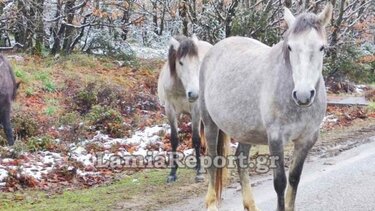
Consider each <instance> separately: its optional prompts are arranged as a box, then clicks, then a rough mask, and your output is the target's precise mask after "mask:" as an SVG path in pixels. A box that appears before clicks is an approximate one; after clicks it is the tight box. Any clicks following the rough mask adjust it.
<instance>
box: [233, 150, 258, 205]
mask: <svg viewBox="0 0 375 211" xmlns="http://www.w3.org/2000/svg"><path fill="white" fill-rule="evenodd" d="M250 149H251V145H250V144H241V143H240V144H239V145H238V147H237V149H236V154H235V155H236V158H237V159H236V163H237V170H238V175H239V176H240V184H241V190H242V198H243V206H244V210H247V211H257V210H258V208H257V206H256V204H255V201H254V197H253V193H252V190H251V184H250V176H249V154H250Z"/></svg>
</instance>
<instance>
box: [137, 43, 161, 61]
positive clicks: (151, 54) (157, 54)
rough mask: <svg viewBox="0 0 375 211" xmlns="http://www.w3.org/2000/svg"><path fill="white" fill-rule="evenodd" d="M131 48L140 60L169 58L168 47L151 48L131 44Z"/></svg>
mask: <svg viewBox="0 0 375 211" xmlns="http://www.w3.org/2000/svg"><path fill="white" fill-rule="evenodd" d="M130 47H131V49H132V50H133V52H134V53H135V55H136V56H137V57H138V58H142V59H164V58H166V57H167V51H168V47H167V46H163V47H160V48H149V47H145V46H142V45H139V44H130Z"/></svg>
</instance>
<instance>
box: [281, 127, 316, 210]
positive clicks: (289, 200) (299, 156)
mask: <svg viewBox="0 0 375 211" xmlns="http://www.w3.org/2000/svg"><path fill="white" fill-rule="evenodd" d="M318 137H319V131H318V132H316V133H315V134H314V135H313V137H309V138H305V139H299V140H296V141H295V143H294V151H293V160H292V164H291V166H290V168H289V182H288V188H287V192H286V210H287V211H294V204H295V200H296V195H297V187H298V184H299V181H300V177H301V173H302V169H303V164H304V163H305V159H306V157H307V154H308V152H309V151H310V149H311V148H312V146H313V145H314V144H315V142H316V141H317V140H318Z"/></svg>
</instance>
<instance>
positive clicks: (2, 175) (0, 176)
mask: <svg viewBox="0 0 375 211" xmlns="http://www.w3.org/2000/svg"><path fill="white" fill-rule="evenodd" d="M0 167H2V166H1V165H0ZM7 177H8V171H7V170H5V169H2V168H0V182H3V181H4V180H5V179H6V178H7ZM0 186H1V185H0Z"/></svg>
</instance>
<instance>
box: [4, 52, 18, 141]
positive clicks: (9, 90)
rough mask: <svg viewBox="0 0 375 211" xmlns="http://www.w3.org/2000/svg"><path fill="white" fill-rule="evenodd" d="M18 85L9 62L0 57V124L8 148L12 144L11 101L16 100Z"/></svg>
mask: <svg viewBox="0 0 375 211" xmlns="http://www.w3.org/2000/svg"><path fill="white" fill-rule="evenodd" d="M18 86H19V84H18V83H16V79H15V77H14V74H13V70H12V68H11V67H10V64H9V62H8V61H7V60H6V59H5V58H4V56H3V55H0V123H1V124H2V125H3V127H4V132H5V134H6V136H7V140H8V144H9V146H12V145H13V144H14V137H13V131H12V126H11V123H10V111H11V104H12V101H13V100H14V99H15V98H16V91H17V88H18Z"/></svg>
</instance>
